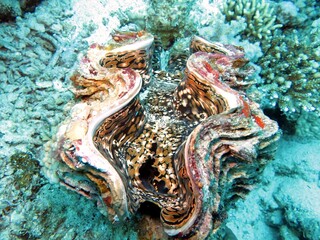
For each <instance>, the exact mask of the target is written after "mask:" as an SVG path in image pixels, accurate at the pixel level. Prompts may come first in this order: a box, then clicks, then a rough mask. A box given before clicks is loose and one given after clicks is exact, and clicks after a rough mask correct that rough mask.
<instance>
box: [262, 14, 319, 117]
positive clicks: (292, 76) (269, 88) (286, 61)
mask: <svg viewBox="0 0 320 240" xmlns="http://www.w3.org/2000/svg"><path fill="white" fill-rule="evenodd" d="M319 23H320V20H316V21H314V22H313V23H312V25H311V26H310V27H309V28H308V29H306V30H305V31H303V33H304V34H303V33H301V32H298V31H297V30H292V31H287V32H286V34H285V35H276V36H274V37H273V39H272V40H271V42H270V45H271V46H270V47H269V48H268V50H267V51H266V54H265V55H264V56H263V57H262V58H261V59H260V60H259V62H260V65H261V67H262V71H261V76H262V77H263V79H264V81H263V82H262V83H261V84H260V85H258V86H257V88H258V89H259V90H260V93H262V95H263V97H262V98H263V100H262V101H261V103H262V105H263V106H264V107H266V108H268V107H269V108H274V107H279V108H280V109H281V110H282V112H283V113H284V114H285V115H286V116H287V117H288V118H289V119H294V120H296V119H297V118H298V117H299V116H300V114H301V112H302V111H306V112H316V113H317V114H320V108H319V106H320V93H319V92H320V75H319V73H318V70H319V66H320V58H319V51H320V41H319V39H320V28H319Z"/></svg>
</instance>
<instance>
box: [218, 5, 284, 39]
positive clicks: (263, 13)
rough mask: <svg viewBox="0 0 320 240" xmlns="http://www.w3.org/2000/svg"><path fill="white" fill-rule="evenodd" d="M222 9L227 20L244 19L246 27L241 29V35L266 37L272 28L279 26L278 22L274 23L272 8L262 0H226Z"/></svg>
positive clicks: (269, 35)
mask: <svg viewBox="0 0 320 240" xmlns="http://www.w3.org/2000/svg"><path fill="white" fill-rule="evenodd" d="M222 11H223V13H224V14H225V16H226V21H227V22H230V21H232V20H240V19H241V18H244V19H245V22H246V24H247V27H246V28H245V30H244V31H243V35H244V36H246V37H253V38H258V39H263V38H265V39H268V38H270V37H271V35H272V31H273V30H275V29H276V28H279V27H281V25H280V24H275V20H276V16H275V15H273V11H274V9H273V8H272V7H270V6H269V4H268V3H266V2H265V1H264V0H253V1H248V0H240V1H232V0H226V1H225V2H224V4H223V9H222Z"/></svg>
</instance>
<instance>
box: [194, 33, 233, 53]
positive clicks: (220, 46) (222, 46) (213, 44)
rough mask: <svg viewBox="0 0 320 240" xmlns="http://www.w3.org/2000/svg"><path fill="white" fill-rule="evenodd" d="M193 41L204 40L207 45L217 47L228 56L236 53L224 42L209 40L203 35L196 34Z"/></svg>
mask: <svg viewBox="0 0 320 240" xmlns="http://www.w3.org/2000/svg"><path fill="white" fill-rule="evenodd" d="M193 41H199V42H202V43H203V44H205V45H208V46H210V47H213V48H214V49H216V50H217V51H220V52H222V53H224V54H226V55H227V56H232V55H234V53H233V52H232V51H230V50H228V49H227V48H226V47H225V45H224V44H222V43H219V42H209V41H208V40H206V39H204V38H203V37H200V36H194V37H193Z"/></svg>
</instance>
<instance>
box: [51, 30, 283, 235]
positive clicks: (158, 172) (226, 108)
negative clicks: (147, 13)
mask: <svg viewBox="0 0 320 240" xmlns="http://www.w3.org/2000/svg"><path fill="white" fill-rule="evenodd" d="M153 41H154V38H153V36H152V35H151V34H149V33H147V32H144V31H141V32H117V33H116V34H115V35H114V36H113V40H112V41H111V42H110V44H108V45H106V46H99V45H92V46H91V47H90V49H89V50H88V53H87V56H86V57H85V58H84V59H83V60H82V62H81V63H80V67H79V70H78V72H76V73H75V74H74V76H73V77H72V78H71V80H72V81H73V83H74V85H75V95H76V97H78V98H79V99H80V100H79V102H78V103H76V104H75V106H74V107H73V108H72V110H71V114H70V117H69V118H68V119H66V120H65V121H64V123H63V124H62V125H61V127H60V130H59V132H58V135H57V139H58V140H57V148H56V150H55V151H54V152H55V153H58V156H56V158H57V161H58V163H59V166H58V169H57V171H56V174H57V177H58V179H59V181H60V182H61V183H62V184H64V185H65V186H67V187H68V188H70V189H72V190H74V191H77V192H79V193H80V194H82V195H84V196H86V197H88V198H91V199H94V200H96V201H97V203H98V207H99V209H100V210H101V211H103V212H105V214H106V215H107V216H108V217H109V219H110V220H111V221H124V220H127V219H130V218H131V217H132V216H133V215H134V214H136V213H137V211H138V209H139V208H140V206H141V205H142V204H144V203H146V202H150V203H152V204H154V205H156V206H157V207H158V208H159V209H160V216H159V217H160V220H161V223H162V225H163V228H164V231H165V232H166V233H167V234H168V235H169V236H173V237H179V238H186V239H205V238H206V237H207V236H208V235H210V234H214V233H215V232H216V231H217V229H218V228H219V227H220V225H221V222H222V221H223V216H224V213H225V211H226V210H227V209H228V207H229V206H230V204H231V203H232V202H233V201H235V200H237V199H238V198H239V197H244V196H245V195H246V194H247V193H248V192H249V191H250V189H251V188H252V186H253V184H254V183H255V182H256V178H257V176H258V175H259V173H261V171H262V170H263V167H264V165H265V164H266V163H267V162H268V161H270V160H272V158H273V155H274V153H275V150H276V145H277V141H278V139H279V135H280V133H279V131H278V126H277V124H276V122H274V121H272V120H270V119H269V118H268V117H266V116H265V115H264V114H263V112H262V111H261V110H260V109H259V106H258V105H257V104H256V103H254V102H252V101H251V100H250V99H248V98H247V97H246V95H245V93H244V92H243V91H242V90H243V89H245V88H246V87H247V85H248V82H246V81H244V77H245V76H246V75H247V74H248V72H249V69H248V68H245V65H246V63H247V60H246V59H245V58H244V53H243V51H242V49H241V48H238V47H235V46H231V45H224V44H220V43H211V42H208V41H206V40H204V39H203V38H201V37H194V39H193V40H192V42H191V45H190V49H191V52H193V53H192V54H191V56H190V57H189V58H188V60H187V62H186V66H185V71H184V74H182V72H180V73H179V72H175V73H170V72H161V71H154V72H152V71H151V57H152V54H153V50H152V47H153Z"/></svg>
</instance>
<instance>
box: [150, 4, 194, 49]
mask: <svg viewBox="0 0 320 240" xmlns="http://www.w3.org/2000/svg"><path fill="white" fill-rule="evenodd" d="M195 2H196V1H195V0H186V1H180V2H177V1H173V0H170V1H159V0H157V1H150V4H149V7H148V17H147V26H146V27H147V29H148V31H150V32H151V33H153V34H155V35H157V36H158V37H159V38H160V39H161V42H162V46H163V47H164V48H165V49H168V48H169V47H170V46H171V45H172V44H173V43H174V42H175V41H176V40H177V39H178V38H179V37H184V36H186V35H189V36H190V35H191V34H192V33H193V32H195V29H196V28H195V25H194V24H190V11H191V9H192V7H193V6H194V4H195ZM188 23H189V24H188Z"/></svg>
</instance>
